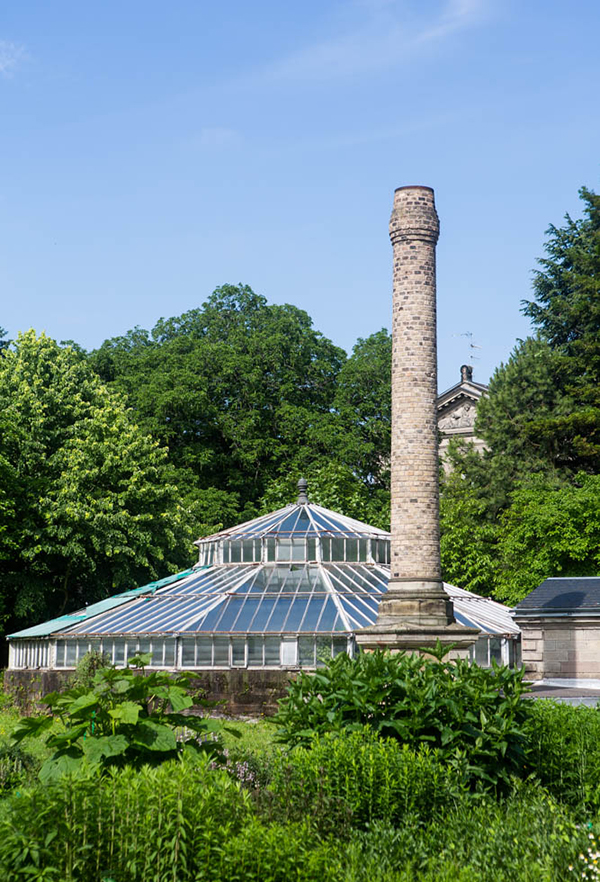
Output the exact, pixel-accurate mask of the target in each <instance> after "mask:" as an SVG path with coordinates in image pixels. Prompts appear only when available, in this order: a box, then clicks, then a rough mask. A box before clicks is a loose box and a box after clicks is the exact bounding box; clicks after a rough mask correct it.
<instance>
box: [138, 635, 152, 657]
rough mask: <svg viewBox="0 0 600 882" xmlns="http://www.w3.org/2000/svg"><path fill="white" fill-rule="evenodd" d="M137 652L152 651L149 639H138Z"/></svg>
mask: <svg viewBox="0 0 600 882" xmlns="http://www.w3.org/2000/svg"><path fill="white" fill-rule="evenodd" d="M138 652H139V653H142V652H152V646H151V644H150V641H149V640H148V639H147V638H144V639H142V640H140V641H139V644H138Z"/></svg>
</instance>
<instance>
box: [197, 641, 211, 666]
mask: <svg viewBox="0 0 600 882" xmlns="http://www.w3.org/2000/svg"><path fill="white" fill-rule="evenodd" d="M196 663H197V664H198V665H202V666H203V667H208V668H209V667H210V666H211V665H212V640H211V638H210V637H199V638H198V639H197V640H196Z"/></svg>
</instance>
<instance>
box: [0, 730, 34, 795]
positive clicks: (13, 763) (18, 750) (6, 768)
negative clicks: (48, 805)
mask: <svg viewBox="0 0 600 882" xmlns="http://www.w3.org/2000/svg"><path fill="white" fill-rule="evenodd" d="M40 765H41V763H40V762H39V760H38V759H37V758H36V757H34V756H33V755H32V754H31V753H29V752H28V751H26V750H24V749H23V748H22V747H21V746H20V745H18V744H11V743H10V742H6V741H0V794H4V793H6V792H8V791H10V790H14V788H15V787H23V786H25V785H26V784H28V783H31V782H32V780H33V778H34V776H35V775H36V774H37V772H38V771H39V769H40Z"/></svg>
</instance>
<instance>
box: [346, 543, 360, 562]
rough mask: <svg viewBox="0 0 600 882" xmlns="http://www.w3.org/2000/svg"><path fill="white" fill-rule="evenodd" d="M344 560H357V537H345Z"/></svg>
mask: <svg viewBox="0 0 600 882" xmlns="http://www.w3.org/2000/svg"><path fill="white" fill-rule="evenodd" d="M346 560H349V561H356V560H358V539H346Z"/></svg>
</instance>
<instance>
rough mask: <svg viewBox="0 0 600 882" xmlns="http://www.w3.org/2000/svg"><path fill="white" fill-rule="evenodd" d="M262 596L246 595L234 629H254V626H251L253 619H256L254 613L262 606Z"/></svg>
mask: <svg viewBox="0 0 600 882" xmlns="http://www.w3.org/2000/svg"><path fill="white" fill-rule="evenodd" d="M260 602H261V598H260V597H254V596H250V597H246V598H244V602H243V605H242V607H241V609H240V614H239V616H238V617H237V619H236V622H235V626H234V628H233V630H234V631H254V627H251V625H252V620H253V619H254V615H255V613H256V612H257V610H258V607H259V606H260Z"/></svg>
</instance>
